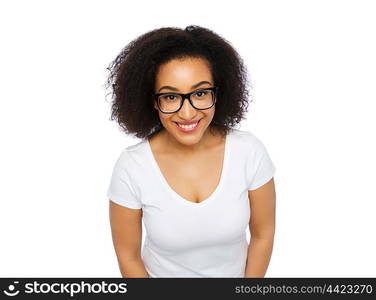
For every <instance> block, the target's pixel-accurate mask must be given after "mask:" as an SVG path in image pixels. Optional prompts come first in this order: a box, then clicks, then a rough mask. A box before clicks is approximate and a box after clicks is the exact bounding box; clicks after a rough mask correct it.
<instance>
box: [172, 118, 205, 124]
mask: <svg viewBox="0 0 376 300" xmlns="http://www.w3.org/2000/svg"><path fill="white" fill-rule="evenodd" d="M200 121H201V119H199V120H196V121H192V122H184V123H180V122H175V123H176V124H180V125H192V124H196V123H198V122H200Z"/></svg>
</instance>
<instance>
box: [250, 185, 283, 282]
mask: <svg viewBox="0 0 376 300" xmlns="http://www.w3.org/2000/svg"><path fill="white" fill-rule="evenodd" d="M248 198H249V203H250V209H251V219H250V222H249V230H250V233H251V241H250V243H249V246H248V257H247V263H246V269H245V276H244V277H264V276H265V273H266V270H267V268H268V265H269V261H270V258H271V254H272V250H273V240H274V232H275V201H276V194H275V186H274V178H272V179H271V180H270V181H269V182H267V183H266V184H264V185H263V186H261V187H260V188H258V189H256V190H253V191H248Z"/></svg>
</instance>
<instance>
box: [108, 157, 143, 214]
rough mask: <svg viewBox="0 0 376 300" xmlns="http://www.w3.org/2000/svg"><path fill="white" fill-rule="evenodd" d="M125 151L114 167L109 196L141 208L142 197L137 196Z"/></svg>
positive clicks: (128, 205)
mask: <svg viewBox="0 0 376 300" xmlns="http://www.w3.org/2000/svg"><path fill="white" fill-rule="evenodd" d="M124 154H125V153H124V152H122V155H121V156H120V157H119V158H118V160H117V161H116V163H115V166H114V167H113V171H112V175H111V181H110V184H109V186H108V189H107V197H108V198H109V200H111V201H113V202H115V203H116V204H119V205H121V206H125V207H128V208H132V209H140V208H141V207H142V204H141V201H140V199H139V198H138V197H137V195H136V193H135V190H134V187H133V186H132V182H131V179H130V176H129V174H128V170H127V167H128V168H129V165H127V162H126V159H125V157H124Z"/></svg>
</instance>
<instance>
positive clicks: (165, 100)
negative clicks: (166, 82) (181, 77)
mask: <svg viewBox="0 0 376 300" xmlns="http://www.w3.org/2000/svg"><path fill="white" fill-rule="evenodd" d="M190 99H191V101H192V103H193V106H194V107H195V108H199V109H205V108H209V107H210V106H212V104H213V100H214V95H213V91H211V90H205V89H204V90H199V91H196V92H195V93H193V94H192V95H191V97H190ZM158 101H159V106H160V108H161V110H162V111H164V112H174V111H176V110H178V108H179V107H180V105H181V101H182V97H181V96H180V95H177V94H173V93H171V94H165V95H161V96H159V98H158Z"/></svg>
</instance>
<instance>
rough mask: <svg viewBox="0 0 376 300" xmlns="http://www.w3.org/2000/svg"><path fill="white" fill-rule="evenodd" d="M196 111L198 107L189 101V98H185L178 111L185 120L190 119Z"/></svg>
mask: <svg viewBox="0 0 376 300" xmlns="http://www.w3.org/2000/svg"><path fill="white" fill-rule="evenodd" d="M196 113H197V112H196V109H195V108H194V107H193V106H192V105H191V103H189V100H188V98H185V99H184V100H183V105H182V107H181V108H180V110H179V111H178V114H179V116H180V117H181V118H182V119H184V120H190V119H192V118H193V116H194V115H196Z"/></svg>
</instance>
